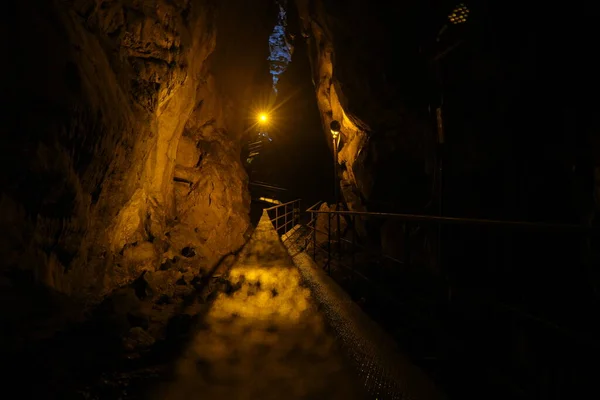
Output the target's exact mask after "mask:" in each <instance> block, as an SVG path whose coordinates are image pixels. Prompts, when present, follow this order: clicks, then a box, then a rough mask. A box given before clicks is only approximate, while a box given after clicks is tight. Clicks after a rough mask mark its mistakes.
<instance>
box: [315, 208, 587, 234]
mask: <svg viewBox="0 0 600 400" xmlns="http://www.w3.org/2000/svg"><path fill="white" fill-rule="evenodd" d="M307 211H308V212H310V213H317V214H343V215H358V216H364V217H377V218H392V219H401V220H406V221H418V222H440V223H448V224H473V225H500V226H513V227H521V228H542V229H559V230H560V229H564V230H580V231H585V232H591V231H593V230H594V228H593V227H590V226H585V225H571V224H550V223H543V222H527V221H501V220H489V219H477V218H455V217H438V216H433V215H414V214H394V213H381V212H364V211H316V210H307Z"/></svg>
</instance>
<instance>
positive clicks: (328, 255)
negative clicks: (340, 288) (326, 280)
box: [327, 212, 331, 276]
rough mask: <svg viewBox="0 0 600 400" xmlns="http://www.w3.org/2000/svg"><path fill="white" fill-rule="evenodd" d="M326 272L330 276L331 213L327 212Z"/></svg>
mask: <svg viewBox="0 0 600 400" xmlns="http://www.w3.org/2000/svg"><path fill="white" fill-rule="evenodd" d="M327 273H328V274H329V275H330V276H331V213H330V212H328V213H327Z"/></svg>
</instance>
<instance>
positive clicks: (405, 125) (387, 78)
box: [296, 0, 433, 210]
mask: <svg viewBox="0 0 600 400" xmlns="http://www.w3.org/2000/svg"><path fill="white" fill-rule="evenodd" d="M296 5H297V8H298V13H299V17H300V21H301V27H300V29H301V32H299V33H300V35H298V36H300V37H302V38H304V40H306V42H307V43H308V46H309V49H310V50H309V58H310V62H311V65H312V72H313V82H314V85H315V91H316V96H317V103H318V106H319V109H320V110H321V114H322V118H323V126H324V130H325V134H327V135H329V123H330V122H331V121H332V120H338V121H339V122H340V123H341V126H342V129H341V144H340V148H339V153H338V159H339V163H340V170H341V191H342V193H343V196H344V198H345V200H346V203H347V204H348V206H349V207H350V208H351V209H353V210H363V209H365V207H366V205H367V204H368V203H371V204H373V203H376V202H380V201H385V200H387V201H389V197H390V196H387V195H386V192H389V191H390V188H394V187H396V186H398V185H399V184H400V183H401V182H402V181H403V180H406V179H409V177H407V176H404V177H403V176H402V175H403V174H404V175H406V174H408V173H410V169H405V168H403V169H400V168H398V167H399V166H401V164H406V166H408V165H411V166H414V165H417V168H414V169H415V170H417V171H420V172H418V174H420V175H421V176H420V177H419V178H420V179H422V180H424V181H427V180H428V179H429V178H428V174H430V173H431V166H430V165H428V164H427V162H428V160H427V155H426V154H425V150H426V148H427V147H428V146H429V147H431V146H432V144H433V142H432V140H433V135H432V132H431V131H430V130H428V129H429V128H427V127H426V126H425V124H424V123H423V121H419V120H418V119H417V118H416V116H415V114H414V113H413V112H412V111H409V105H407V104H406V103H404V102H403V98H402V97H401V96H398V93H396V92H395V90H396V89H397V88H398V81H401V79H398V77H399V76H400V77H401V76H402V75H401V74H403V73H405V72H407V70H410V69H412V65H410V64H409V63H410V62H414V57H413V58H412V59H409V57H407V60H406V62H405V65H404V66H403V67H402V68H398V69H397V70H396V73H397V74H398V76H395V77H394V76H391V75H390V74H389V70H388V68H389V66H390V65H391V64H390V57H391V55H389V54H388V53H389V51H388V50H389V49H387V48H386V45H388V44H391V42H394V40H393V39H390V37H387V36H386V35H388V34H389V26H388V27H387V28H388V29H387V30H386V27H385V25H384V24H383V23H382V22H379V20H378V19H379V18H380V17H381V16H382V13H386V12H387V13H392V12H394V11H395V10H388V9H387V8H386V7H380V6H379V5H375V4H373V5H371V4H368V2H365V1H356V0H353V1H349V2H345V3H344V4H341V3H339V2H324V1H314V2H309V1H305V0H297V1H296ZM350 43H352V44H351V45H350ZM404 51H407V49H406V46H405V45H404V44H403V43H402V42H395V43H394V52H396V53H397V54H400V53H402V52H404ZM410 79H416V80H418V77H417V76H413V77H410V78H409V79H408V80H410ZM404 89H407V88H404ZM404 94H405V95H406V94H408V93H404ZM391 166H393V167H394V168H395V173H394V174H390V173H389V171H390V170H389V168H390V167H391ZM402 166H404V165H402ZM423 196H424V194H423V193H414V190H413V192H412V193H404V194H402V195H401V196H400V198H401V199H402V200H403V203H405V204H410V205H413V204H412V203H415V204H416V203H418V202H419V201H420V200H421V197H423ZM396 200H398V199H396Z"/></svg>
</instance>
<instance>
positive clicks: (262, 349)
mask: <svg viewBox="0 0 600 400" xmlns="http://www.w3.org/2000/svg"><path fill="white" fill-rule="evenodd" d="M229 275H230V276H229V280H230V281H231V282H232V284H233V285H234V287H233V290H232V292H231V293H229V294H225V293H221V294H219V297H218V298H217V299H216V300H215V302H214V304H213V306H212V308H211V309H210V311H209V312H208V315H207V318H206V321H205V322H206V323H205V324H204V327H203V329H201V330H199V331H198V332H197V334H196V335H195V337H194V339H193V340H192V341H191V344H190V346H189V348H188V349H187V351H186V352H185V353H184V355H183V356H182V358H181V359H180V360H179V362H178V363H177V367H176V368H177V370H176V378H175V380H174V382H172V383H171V384H169V386H168V387H166V388H164V390H163V391H159V393H157V399H158V398H160V399H173V400H176V399H186V400H187V399H194V398H203V399H277V400H281V399H348V400H352V399H363V398H367V397H366V394H365V393H364V391H363V390H362V388H361V386H360V385H359V383H358V382H359V380H358V379H357V378H358V377H357V375H355V373H354V371H353V370H352V368H351V367H350V366H349V364H348V363H347V362H346V361H345V358H344V356H343V353H342V351H341V349H340V348H339V343H338V341H337V340H336V337H335V335H334V334H333V333H332V332H331V331H330V330H329V328H328V327H327V324H326V323H325V317H324V315H323V314H322V313H320V312H319V311H318V309H317V305H316V303H315V302H314V300H313V299H312V298H311V292H310V290H309V289H308V288H306V287H304V286H303V285H302V284H301V276H300V273H299V270H298V269H297V268H296V267H295V266H294V264H293V262H292V259H291V257H290V256H289V254H288V252H287V251H286V249H285V248H284V247H283V245H282V244H281V241H280V239H279V237H278V236H277V234H276V232H275V230H274V229H273V226H272V225H271V221H270V220H269V219H268V216H266V213H265V214H264V215H263V217H262V219H261V221H260V223H259V224H258V227H257V229H256V230H255V232H254V234H253V236H252V238H251V239H250V241H249V242H248V244H247V245H246V246H245V248H244V249H243V250H242V252H241V254H240V257H239V259H238V261H237V262H236V264H235V265H234V266H233V267H232V269H231V270H230V272H229Z"/></svg>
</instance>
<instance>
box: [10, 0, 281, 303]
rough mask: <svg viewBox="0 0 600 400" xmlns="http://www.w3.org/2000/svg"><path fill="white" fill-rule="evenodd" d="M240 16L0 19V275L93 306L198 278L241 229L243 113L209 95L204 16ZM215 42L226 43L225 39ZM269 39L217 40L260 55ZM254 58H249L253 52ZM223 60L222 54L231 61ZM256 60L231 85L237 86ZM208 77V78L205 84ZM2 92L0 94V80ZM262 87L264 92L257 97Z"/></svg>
mask: <svg viewBox="0 0 600 400" xmlns="http://www.w3.org/2000/svg"><path fill="white" fill-rule="evenodd" d="M242 3H244V2H243V1H235V0H231V1H225V2H215V1H211V0H176V1H175V0H173V1H167V0H149V1H137V0H132V1H128V0H115V1H102V0H96V1H94V0H56V1H41V0H40V1H33V2H28V3H27V4H24V3H17V2H15V3H14V4H11V5H10V6H9V11H8V12H7V13H6V14H4V16H3V17H2V18H3V23H2V48H3V53H4V54H5V55H6V56H7V57H8V59H10V60H11V62H10V63H3V66H2V70H3V74H2V75H3V76H4V77H7V79H3V80H2V83H1V85H2V93H3V94H4V96H5V98H7V99H11V101H10V102H9V104H8V106H7V107H3V108H2V111H1V112H2V121H3V123H2V127H1V128H0V129H2V134H1V139H0V141H1V145H0V149H1V150H0V151H1V153H2V173H1V174H0V179H1V180H0V183H1V185H0V189H1V198H0V210H1V211H0V230H1V231H2V236H3V239H2V241H0V257H1V258H2V260H3V269H2V271H3V273H7V274H9V275H11V276H13V275H15V274H16V275H20V276H26V277H27V278H28V279H33V280H34V281H36V282H41V283H43V284H45V285H47V286H49V287H51V288H53V289H56V290H58V291H60V292H64V293H67V294H70V295H73V296H75V297H84V298H86V299H95V298H99V297H101V296H102V295H104V294H106V293H108V292H109V291H111V290H113V289H114V288H116V287H119V286H122V285H125V284H127V283H130V282H132V281H133V280H135V279H136V278H138V277H139V276H140V275H141V274H142V273H144V272H145V271H154V270H156V269H157V268H158V267H159V266H160V265H161V264H163V263H164V262H165V261H166V260H167V259H171V258H173V257H174V256H175V255H176V254H177V255H180V254H181V253H182V252H183V253H185V256H186V257H189V258H191V259H192V260H193V261H194V263H193V265H194V268H196V270H197V269H202V268H206V269H208V268H210V267H212V266H213V265H215V263H216V262H217V261H218V260H219V259H220V258H221V257H222V256H224V255H226V254H228V253H230V252H232V251H235V250H236V249H238V248H239V247H240V246H241V245H242V244H243V243H244V241H245V237H244V234H245V232H246V231H247V229H248V226H249V222H248V210H249V203H250V200H249V196H248V194H247V186H246V183H247V176H246V174H245V172H244V170H243V168H242V166H241V163H240V160H239V152H240V146H239V138H240V136H241V131H240V128H239V127H241V126H242V122H243V121H241V120H240V115H238V114H236V113H232V112H231V111H230V110H232V109H236V108H239V107H241V106H242V105H243V103H244V102H247V100H248V99H247V96H246V97H244V96H238V97H237V98H235V97H232V96H231V93H227V92H224V91H223V90H221V88H220V85H219V84H220V82H222V81H227V79H228V78H231V75H228V73H220V74H214V73H213V71H215V70H221V69H224V67H223V62H221V63H220V64H219V63H218V62H215V60H214V58H215V57H211V55H214V54H215V53H218V52H219V44H217V43H218V42H217V36H218V31H219V28H220V27H219V24H220V23H221V21H222V20H223V18H221V19H219V12H221V13H230V16H233V18H238V19H240V18H244V17H250V18H252V17H258V18H262V19H263V20H265V19H266V18H265V15H261V14H265V13H266V12H267V6H266V5H264V4H262V5H256V6H255V7H254V9H253V10H254V11H253V12H254V15H252V14H250V15H244V14H243V13H244V11H247V9H248V7H245V8H244V7H242V6H240V5H241V4H242ZM230 33H231V32H230ZM268 33H269V29H268V28H267V27H265V29H256V30H255V31H253V32H252V33H250V34H248V32H233V33H231V34H230V35H229V36H225V35H224V36H223V37H221V38H220V41H221V43H222V44H221V46H224V47H226V46H227V43H228V42H234V43H235V42H236V40H240V41H242V42H244V40H245V41H246V42H247V41H248V40H252V41H253V42H255V43H264V51H265V52H266V51H267V38H268ZM257 48H260V47H259V46H258V45H256V46H255V47H253V49H257ZM232 56H233V57H235V54H234V55H232ZM263 57H264V54H262V53H261V52H260V51H258V52H257V51H255V52H252V51H248V52H247V53H246V54H245V55H243V56H242V57H241V59H239V60H236V59H235V58H230V59H229V60H228V61H227V62H228V63H236V62H241V63H245V65H246V66H247V68H246V69H245V70H243V71H241V72H240V71H239V70H238V71H236V73H237V75H236V78H237V79H238V81H239V82H241V84H244V83H245V82H252V81H253V80H254V78H255V76H254V75H255V74H256V71H257V70H258V69H259V68H260V67H262V65H261V63H262V62H263V60H264V58H263ZM217 75H218V76H217ZM8 77H10V78H8ZM268 84H269V82H268V78H267V80H266V85H268Z"/></svg>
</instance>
